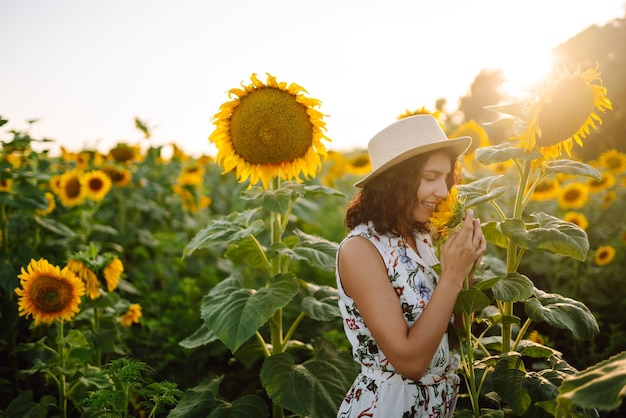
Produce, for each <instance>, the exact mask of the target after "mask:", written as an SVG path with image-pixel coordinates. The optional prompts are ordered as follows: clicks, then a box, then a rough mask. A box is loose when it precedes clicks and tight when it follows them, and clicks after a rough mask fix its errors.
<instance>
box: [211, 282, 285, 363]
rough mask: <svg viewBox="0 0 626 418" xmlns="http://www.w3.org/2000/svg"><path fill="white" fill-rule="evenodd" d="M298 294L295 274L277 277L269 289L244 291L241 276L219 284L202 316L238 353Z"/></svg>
mask: <svg viewBox="0 0 626 418" xmlns="http://www.w3.org/2000/svg"><path fill="white" fill-rule="evenodd" d="M297 292H298V283H297V281H296V279H295V277H294V275H293V273H286V274H280V275H278V276H275V277H274V278H273V279H272V280H271V281H270V283H269V285H268V286H267V287H262V288H260V289H258V290H256V289H249V288H244V287H243V280H242V278H241V277H240V276H231V277H229V278H227V279H225V280H223V281H222V282H220V283H218V284H217V286H215V287H214V288H213V289H211V291H210V292H209V293H208V294H207V295H206V296H204V299H203V300H202V306H201V308H200V316H201V317H202V319H203V320H204V323H205V324H206V326H207V328H208V329H210V330H211V331H213V332H214V333H215V335H217V336H218V337H219V339H220V340H221V341H222V342H223V343H224V344H226V346H227V347H228V348H229V349H230V350H231V351H232V352H235V351H236V350H237V349H238V348H239V347H240V346H241V345H242V344H243V343H244V342H246V341H247V340H248V339H249V338H250V337H252V336H253V335H254V334H255V333H256V332H257V330H258V329H259V328H260V327H261V326H262V325H263V324H265V322H267V320H268V319H269V318H270V317H271V316H272V315H273V314H274V313H275V312H276V311H277V310H278V309H280V308H282V307H284V306H285V305H287V304H288V303H289V302H290V301H291V300H292V299H293V297H294V296H295V295H296V293H297Z"/></svg>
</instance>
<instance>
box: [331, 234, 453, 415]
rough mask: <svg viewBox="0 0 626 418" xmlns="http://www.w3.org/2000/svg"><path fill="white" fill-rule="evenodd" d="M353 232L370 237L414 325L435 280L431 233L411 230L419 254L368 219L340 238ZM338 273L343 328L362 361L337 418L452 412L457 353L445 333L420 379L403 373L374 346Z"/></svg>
mask: <svg viewBox="0 0 626 418" xmlns="http://www.w3.org/2000/svg"><path fill="white" fill-rule="evenodd" d="M354 236H362V237H365V238H367V239H369V240H370V242H372V243H373V244H374V245H375V246H376V248H377V249H378V251H379V252H380V254H381V256H382V258H383V260H384V262H385V266H386V267H387V274H388V276H389V282H390V283H391V284H392V286H393V287H394V289H395V290H396V294H397V295H398V303H399V304H400V305H401V306H402V311H403V313H404V318H405V320H406V322H407V324H408V325H409V326H412V325H413V324H414V323H415V321H416V320H417V318H419V316H420V314H421V313H422V311H423V310H424V307H425V306H426V305H427V304H428V301H429V300H430V297H431V295H432V294H433V291H434V290H435V286H436V284H437V281H438V280H439V277H438V275H437V273H435V271H433V269H432V266H434V265H435V264H438V263H439V260H438V258H437V256H436V255H435V251H434V249H433V245H432V241H431V237H430V236H429V235H426V234H416V235H415V242H416V244H417V249H418V252H419V255H418V254H416V253H415V251H413V250H412V249H411V247H409V246H408V245H405V243H404V241H403V240H402V238H400V237H396V236H389V235H379V234H377V233H376V231H375V230H374V227H373V225H372V224H371V223H370V224H368V225H364V224H363V225H359V226H357V227H355V228H354V229H353V230H352V231H350V233H349V234H348V236H347V237H346V239H344V241H343V242H345V240H347V239H349V238H351V237H354ZM343 242H342V243H341V244H343ZM341 244H340V245H341ZM336 278H337V289H338V290H339V309H340V310H341V313H342V316H343V326H344V331H345V333H346V337H347V338H348V340H349V341H350V344H351V345H352V355H353V357H354V359H355V360H356V361H357V362H358V363H360V364H361V372H360V373H359V374H358V375H357V377H356V379H355V380H354V383H353V384H352V387H351V388H350V389H349V391H348V393H347V395H346V397H345V399H344V400H343V402H342V404H341V406H340V407H339V411H338V413H337V418H357V417H359V418H362V417H368V418H410V417H415V418H417V417H428V418H434V417H436V418H443V417H452V414H453V413H454V408H455V406H456V400H457V395H458V387H459V382H460V378H459V376H458V375H457V374H456V373H455V371H456V369H457V368H458V366H459V356H458V354H454V355H453V354H452V353H451V352H450V348H449V345H448V335H447V333H446V334H444V336H443V338H442V339H441V342H440V343H439V347H438V348H437V351H436V352H435V355H434V356H433V359H432V361H431V362H430V365H429V366H428V369H427V370H426V372H425V373H424V375H423V376H422V378H421V379H420V380H419V381H416V380H411V379H407V378H404V377H403V376H402V375H400V374H399V373H398V372H396V371H395V369H394V367H393V366H392V365H391V363H389V361H388V360H387V358H386V356H385V354H384V353H383V352H382V351H381V350H380V349H379V348H378V345H377V344H376V341H374V339H373V338H372V335H371V333H370V331H369V329H368V328H367V326H366V325H365V322H364V321H363V318H362V317H361V315H360V313H359V310H358V308H357V307H356V304H355V303H354V301H353V300H352V299H351V298H350V297H349V296H348V295H346V293H345V292H344V290H343V287H342V285H341V280H340V277H339V271H338V270H337V271H336ZM451 320H452V318H451Z"/></svg>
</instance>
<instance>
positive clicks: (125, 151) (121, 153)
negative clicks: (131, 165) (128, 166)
mask: <svg viewBox="0 0 626 418" xmlns="http://www.w3.org/2000/svg"><path fill="white" fill-rule="evenodd" d="M110 152H111V155H112V156H113V159H114V160H115V161H118V162H120V163H123V162H125V161H130V160H132V159H133V157H134V156H135V153H134V151H133V149H132V148H131V147H129V146H127V145H122V144H118V146H116V147H115V148H113V149H111V151H110Z"/></svg>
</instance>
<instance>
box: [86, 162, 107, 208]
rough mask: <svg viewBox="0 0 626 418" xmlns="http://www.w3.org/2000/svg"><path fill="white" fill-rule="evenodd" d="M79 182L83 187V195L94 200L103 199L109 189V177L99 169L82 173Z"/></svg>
mask: <svg viewBox="0 0 626 418" xmlns="http://www.w3.org/2000/svg"><path fill="white" fill-rule="evenodd" d="M81 182H82V185H83V187H84V188H85V196H86V197H87V198H89V199H91V200H93V201H94V202H99V201H101V200H103V199H104V198H105V197H106V195H107V193H109V191H110V190H111V186H112V185H113V182H112V181H111V178H110V177H109V176H108V175H107V174H106V173H105V172H104V171H101V170H92V171H89V172H88V173H85V174H83V176H82V177H81Z"/></svg>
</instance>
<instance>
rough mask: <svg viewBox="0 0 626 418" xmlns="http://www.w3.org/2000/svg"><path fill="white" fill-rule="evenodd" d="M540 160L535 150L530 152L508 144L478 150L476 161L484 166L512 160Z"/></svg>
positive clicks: (539, 154)
mask: <svg viewBox="0 0 626 418" xmlns="http://www.w3.org/2000/svg"><path fill="white" fill-rule="evenodd" d="M538 158H541V153H539V151H536V150H533V151H531V152H528V151H525V150H524V149H522V148H518V147H513V146H511V144H508V143H506V142H504V143H502V144H498V145H492V146H488V147H482V148H478V149H477V150H476V161H478V162H479V163H481V164H482V165H490V164H496V163H503V162H505V161H508V160H511V159H517V160H536V159H538Z"/></svg>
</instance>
